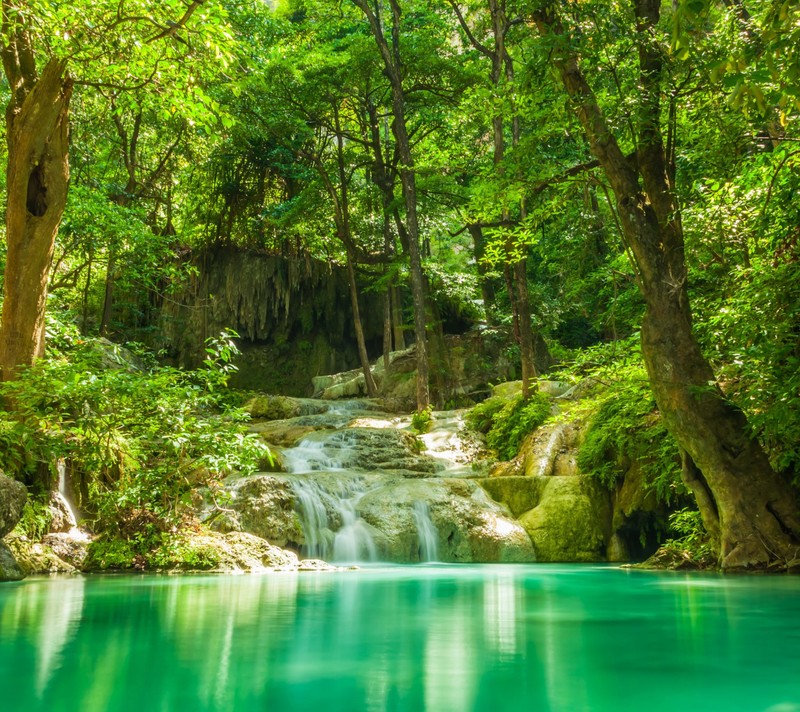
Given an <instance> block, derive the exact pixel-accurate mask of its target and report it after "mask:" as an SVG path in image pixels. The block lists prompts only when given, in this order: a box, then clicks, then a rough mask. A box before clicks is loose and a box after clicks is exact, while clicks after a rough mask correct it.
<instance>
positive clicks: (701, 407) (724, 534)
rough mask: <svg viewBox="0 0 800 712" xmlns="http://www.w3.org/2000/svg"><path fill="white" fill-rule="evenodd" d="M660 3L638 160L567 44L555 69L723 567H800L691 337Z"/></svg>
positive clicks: (754, 455)
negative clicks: (614, 227) (602, 191)
mask: <svg viewBox="0 0 800 712" xmlns="http://www.w3.org/2000/svg"><path fill="white" fill-rule="evenodd" d="M659 7H660V3H659V2H658V0H638V2H637V6H636V10H637V25H638V26H637V39H638V41H639V65H640V81H639V87H640V92H639V97H638V107H637V110H636V111H634V115H635V116H637V118H638V126H637V143H638V148H637V160H636V163H635V164H634V163H632V162H631V161H629V160H628V158H626V156H625V155H624V154H623V152H622V150H621V149H620V146H619V144H618V142H617V139H616V137H615V136H614V134H613V133H612V131H611V129H610V127H609V125H608V123H607V122H606V119H605V117H604V115H603V113H602V111H601V109H600V106H599V104H598V102H597V99H596V97H595V95H594V93H593V92H592V89H591V88H590V86H589V84H588V82H587V81H586V78H585V76H584V74H583V73H582V71H581V69H580V67H579V65H578V59H577V56H576V55H575V54H574V53H573V52H572V51H571V50H570V49H569V48H568V46H567V44H566V43H561V42H559V43H558V44H557V45H556V49H555V50H554V52H553V59H552V61H553V63H554V66H555V68H556V69H557V71H558V73H559V75H560V77H561V81H562V83H563V85H564V87H565V89H566V91H567V93H568V94H569V96H570V98H571V99H572V101H573V103H574V107H575V110H576V113H577V115H578V119H579V121H580V123H581V125H582V127H583V130H584V132H585V134H586V136H587V138H588V140H589V145H590V148H591V151H592V153H593V154H594V155H595V156H596V157H597V159H598V160H599V162H600V165H601V167H602V169H603V170H604V172H605V174H606V177H607V179H608V181H609V183H610V185H611V188H612V190H613V192H614V195H615V198H616V201H617V208H618V210H619V215H620V222H621V224H622V229H623V234H624V237H625V239H626V241H627V243H628V247H629V248H630V251H631V253H632V255H633V259H634V263H635V267H636V269H637V272H638V276H639V285H640V289H641V291H642V294H643V296H644V299H645V314H644V318H643V321H642V330H641V338H642V354H643V357H644V361H645V366H646V368H647V372H648V376H649V379H650V385H651V387H652V389H653V394H654V396H655V399H656V403H657V404H658V407H659V410H660V412H661V415H662V417H663V418H664V423H665V425H666V427H667V429H668V430H669V432H670V433H671V434H672V435H673V436H674V437H675V439H676V440H677V441H678V444H679V445H680V447H681V449H682V450H683V479H684V481H685V483H686V484H687V486H688V487H689V488H690V489H691V490H692V491H693V493H694V495H695V498H696V500H697V504H698V508H699V509H700V512H701V515H702V517H703V522H704V524H705V527H706V530H707V531H708V533H709V535H710V536H711V540H712V544H713V546H714V549H715V552H716V554H717V557H718V562H719V565H720V567H721V568H722V569H725V570H736V569H746V568H793V567H797V566H798V565H800V510H799V509H798V505H797V500H796V496H795V493H794V492H793V491H792V489H791V487H790V486H789V484H788V483H787V482H786V481H785V480H784V479H783V478H782V477H780V476H779V475H778V474H777V473H776V472H775V471H774V470H773V469H772V468H771V467H770V464H769V461H768V459H767V456H766V454H765V453H764V451H763V449H762V448H761V446H760V445H759V443H758V441H757V440H756V439H755V438H754V437H753V436H752V435H751V433H750V432H749V430H748V427H747V420H746V418H745V416H744V414H743V413H742V411H741V410H739V409H738V408H737V407H736V406H735V405H734V404H733V403H731V402H730V401H728V400H727V399H726V398H725V396H724V394H723V393H722V391H721V390H720V388H719V386H718V385H717V383H716V379H715V377H714V373H713V371H712V368H711V366H710V364H709V362H708V360H707V359H706V358H705V356H704V355H703V353H702V352H701V349H700V346H699V344H698V342H697V340H696V339H695V337H694V334H693V331H692V320H691V310H690V306H689V298H688V291H687V285H686V279H687V271H686V263H685V259H684V244H683V229H682V226H681V221H680V211H679V208H678V204H677V200H676V198H675V195H674V192H673V190H672V185H671V184H670V180H669V172H668V169H667V160H666V156H665V150H664V146H663V141H662V134H661V130H660V105H659V102H660V85H661V72H662V67H661V56H662V55H661V53H660V52H659V48H658V47H657V46H656V45H655V38H654V28H655V24H656V22H657V21H658V12H659ZM535 20H536V23H537V26H538V28H539V31H540V33H541V34H542V35H552V34H555V35H563V34H564V29H563V26H562V24H561V21H560V18H559V15H558V11H557V10H556V7H555V5H553V4H548V5H547V6H546V7H545V8H544V9H543V10H541V11H540V12H538V13H537V14H536V15H535Z"/></svg>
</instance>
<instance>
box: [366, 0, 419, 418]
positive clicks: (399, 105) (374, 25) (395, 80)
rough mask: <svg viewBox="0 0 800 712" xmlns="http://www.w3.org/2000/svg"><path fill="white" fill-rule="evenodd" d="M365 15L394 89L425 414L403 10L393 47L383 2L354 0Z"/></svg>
mask: <svg viewBox="0 0 800 712" xmlns="http://www.w3.org/2000/svg"><path fill="white" fill-rule="evenodd" d="M353 3H354V4H355V5H356V6H357V7H358V8H359V9H360V10H361V11H362V12H363V13H364V15H365V16H366V18H367V20H368V21H369V26H370V29H371V31H372V35H373V37H374V38H375V44H376V45H377V47H378V51H379V53H380V55H381V59H382V60H383V65H384V70H385V73H386V76H387V77H388V79H389V84H390V86H391V90H392V116H393V118H394V122H393V123H392V132H393V133H394V137H395V142H396V145H397V154H398V158H399V162H400V182H401V185H402V188H403V197H404V199H405V206H406V229H407V231H408V254H409V262H410V270H411V296H412V300H413V304H414V336H415V338H416V357H417V410H418V411H420V412H421V411H424V410H426V409H427V408H428V406H429V404H430V388H429V365H428V339H427V334H426V318H425V302H426V299H425V278H424V275H423V273H422V256H421V252H420V242H419V238H420V235H419V219H418V217H417V181H416V173H415V171H414V156H413V154H412V151H411V140H410V138H409V135H408V127H407V124H406V91H405V86H404V83H403V75H404V70H403V60H402V57H401V51H400V19H401V16H402V8H401V7H400V4H399V2H398V0H390V7H391V45H390V44H389V41H388V40H387V39H386V35H385V33H384V28H383V20H382V17H381V12H380V6H379V3H377V2H376V3H375V4H374V5H372V4H370V3H369V2H368V1H367V0H353Z"/></svg>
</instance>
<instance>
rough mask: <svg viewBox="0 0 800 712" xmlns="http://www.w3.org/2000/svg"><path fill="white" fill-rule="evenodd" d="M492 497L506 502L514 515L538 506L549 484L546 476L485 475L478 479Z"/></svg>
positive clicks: (497, 500)
mask: <svg viewBox="0 0 800 712" xmlns="http://www.w3.org/2000/svg"><path fill="white" fill-rule="evenodd" d="M478 483H479V484H480V485H481V487H483V489H485V490H486V491H487V492H488V493H489V495H490V496H491V498H492V499H493V500H495V501H496V502H501V503H502V504H505V505H506V506H507V507H508V508H509V510H510V511H511V514H512V515H513V516H514V517H519V516H520V515H522V514H524V513H525V512H528V511H530V510H531V509H533V508H534V507H536V506H538V504H539V502H540V501H541V498H542V492H543V491H544V488H545V487H546V486H547V478H544V477H519V476H517V477H485V478H483V479H481V480H478Z"/></svg>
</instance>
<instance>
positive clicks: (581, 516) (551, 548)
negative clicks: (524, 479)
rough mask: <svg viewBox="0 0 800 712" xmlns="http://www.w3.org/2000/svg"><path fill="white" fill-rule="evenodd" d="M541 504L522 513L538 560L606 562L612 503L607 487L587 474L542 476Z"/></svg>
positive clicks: (520, 519) (524, 525) (521, 520)
mask: <svg viewBox="0 0 800 712" xmlns="http://www.w3.org/2000/svg"><path fill="white" fill-rule="evenodd" d="M532 479H540V480H542V482H543V483H544V488H543V490H542V493H541V500H540V501H539V504H538V505H537V506H536V507H534V508H533V509H531V510H530V511H528V512H526V513H525V514H523V515H522V516H521V517H520V518H519V521H520V524H522V526H523V527H524V528H525V531H527V532H528V535H529V536H530V538H531V541H532V542H533V547H534V549H535V550H536V560H537V561H563V562H572V561H574V562H580V561H605V560H606V542H607V541H608V538H609V535H610V524H611V505H610V501H609V499H610V497H609V493H608V491H607V490H605V489H604V488H603V487H602V485H599V484H598V483H596V482H594V481H592V480H590V479H588V478H585V477H542V478H532Z"/></svg>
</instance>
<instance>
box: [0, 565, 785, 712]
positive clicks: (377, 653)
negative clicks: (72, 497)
mask: <svg viewBox="0 0 800 712" xmlns="http://www.w3.org/2000/svg"><path fill="white" fill-rule="evenodd" d="M0 710H3V711H4V712H16V711H17V710H20V711H25V712H33V711H35V710H47V711H48V712H50V711H54V712H58V711H60V710H69V711H73V710H74V711H78V710H80V712H92V711H95V710H96V711H103V712H105V711H116V710H125V711H128V710H135V711H136V712H150V711H151V710H155V711H158V712H166V711H169V710H181V711H183V710H186V711H194V710H236V711H237V712H243V711H247V710H263V711H265V712H282V711H284V710H310V711H312V712H328V711H331V710H342V711H344V710H346V711H348V712H350V711H353V712H358V711H360V710H370V711H373V710H374V711H375V712H379V711H383V710H414V711H415V712H416V711H418V710H432V711H436V712H449V711H450V710H453V711H458V712H462V711H464V712H466V711H468V710H481V711H484V710H485V711H489V712H502V711H503V710H514V711H515V712H536V711H544V710H559V711H564V712H580V711H581V710H593V711H594V710H614V711H615V712H619V711H621V710H622V711H624V710H635V711H637V712H638V711H639V710H645V711H646V712H657V711H659V710H680V711H681V712H687V711H689V710H722V711H730V710H753V711H763V710H770V712H800V577H794V578H791V577H770V578H767V577H728V578H723V577H718V576H714V575H684V574H655V573H651V572H626V571H622V570H618V569H614V568H610V567H608V568H603V567H586V566H584V567H580V566H546V565H541V566H421V567H393V568H379V569H367V570H361V571H357V572H342V573H335V574H273V575H264V576H213V577H212V576H202V577H199V576H198V577H191V576H184V577H166V576H164V577H157V576H144V577H122V576H120V577H92V578H56V579H43V578H42V579H32V580H28V581H23V582H21V583H17V584H3V585H1V586H0Z"/></svg>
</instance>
